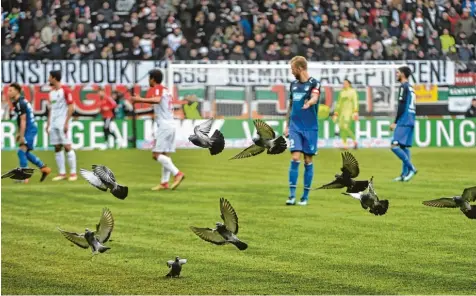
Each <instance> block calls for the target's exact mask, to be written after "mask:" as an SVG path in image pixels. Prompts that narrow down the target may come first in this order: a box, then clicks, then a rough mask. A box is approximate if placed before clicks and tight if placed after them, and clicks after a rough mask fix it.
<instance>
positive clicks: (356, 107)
mask: <svg viewBox="0 0 476 296" xmlns="http://www.w3.org/2000/svg"><path fill="white" fill-rule="evenodd" d="M352 105H353V106H352V107H353V110H352V113H353V115H354V120H357V119H358V117H359V98H358V96H357V91H356V90H355V89H353V91H352Z"/></svg>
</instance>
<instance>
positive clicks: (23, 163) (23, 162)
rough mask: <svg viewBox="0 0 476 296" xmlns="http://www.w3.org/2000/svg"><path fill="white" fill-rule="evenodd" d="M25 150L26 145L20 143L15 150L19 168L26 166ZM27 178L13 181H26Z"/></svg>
mask: <svg viewBox="0 0 476 296" xmlns="http://www.w3.org/2000/svg"><path fill="white" fill-rule="evenodd" d="M26 151H27V147H26V145H20V147H18V150H17V155H18V161H19V163H20V167H21V168H27V167H28V159H27V158H26ZM28 181H29V180H28V179H25V180H17V181H15V182H16V183H28Z"/></svg>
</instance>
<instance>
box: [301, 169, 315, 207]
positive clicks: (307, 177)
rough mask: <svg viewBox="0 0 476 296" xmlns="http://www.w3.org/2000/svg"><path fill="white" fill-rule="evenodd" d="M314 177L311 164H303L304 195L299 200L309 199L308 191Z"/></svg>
mask: <svg viewBox="0 0 476 296" xmlns="http://www.w3.org/2000/svg"><path fill="white" fill-rule="evenodd" d="M313 177H314V165H313V164H312V162H311V163H309V164H304V193H303V194H302V197H301V200H307V199H308V198H309V190H310V189H311V185H312V179H313Z"/></svg>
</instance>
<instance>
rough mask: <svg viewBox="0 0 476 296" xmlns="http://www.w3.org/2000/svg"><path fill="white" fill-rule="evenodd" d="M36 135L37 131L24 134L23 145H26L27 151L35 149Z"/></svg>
mask: <svg viewBox="0 0 476 296" xmlns="http://www.w3.org/2000/svg"><path fill="white" fill-rule="evenodd" d="M37 133H38V131H37V130H31V131H27V132H25V144H26V147H27V148H28V151H29V150H33V149H34V148H35V138H36V134H37Z"/></svg>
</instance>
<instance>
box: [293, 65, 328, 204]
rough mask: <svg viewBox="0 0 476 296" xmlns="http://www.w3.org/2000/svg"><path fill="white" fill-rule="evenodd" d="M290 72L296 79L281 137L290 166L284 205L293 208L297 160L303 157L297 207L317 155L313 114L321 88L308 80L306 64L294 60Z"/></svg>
mask: <svg viewBox="0 0 476 296" xmlns="http://www.w3.org/2000/svg"><path fill="white" fill-rule="evenodd" d="M290 63H291V70H292V73H293V75H294V77H295V78H296V80H295V81H293V82H291V86H290V89H289V107H288V115H287V118H286V119H287V120H286V121H287V124H286V130H285V135H286V136H289V144H290V147H289V149H290V150H291V158H292V159H291V166H290V168H289V191H290V194H289V198H288V200H287V201H286V204H287V205H295V204H296V201H295V200H296V184H297V179H298V173H299V164H300V161H301V156H302V155H303V154H304V193H303V195H302V196H301V201H300V202H299V203H298V204H299V205H302V206H305V205H307V202H308V199H309V190H310V189H311V184H312V179H313V177H314V166H313V164H312V157H313V156H314V155H315V154H316V153H317V140H318V136H317V131H318V122H317V113H318V106H319V94H320V88H321V84H320V83H319V81H317V80H316V79H314V78H312V77H311V76H309V73H308V72H307V60H306V58H304V57H302V56H296V57H294V58H293V59H292V60H291V62H290Z"/></svg>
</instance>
